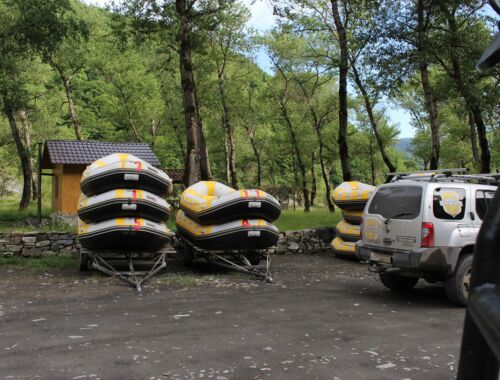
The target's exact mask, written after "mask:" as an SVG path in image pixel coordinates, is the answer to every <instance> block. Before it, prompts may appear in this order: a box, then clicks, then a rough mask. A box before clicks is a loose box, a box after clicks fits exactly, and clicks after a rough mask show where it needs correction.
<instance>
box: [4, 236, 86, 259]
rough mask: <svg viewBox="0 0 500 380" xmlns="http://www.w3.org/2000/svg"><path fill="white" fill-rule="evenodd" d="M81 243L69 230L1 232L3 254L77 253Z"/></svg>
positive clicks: (67, 254)
mask: <svg viewBox="0 0 500 380" xmlns="http://www.w3.org/2000/svg"><path fill="white" fill-rule="evenodd" d="M79 249H80V244H79V243H78V242H77V241H76V235H75V234H74V233H68V232H23V233H17V232H13V233H0V255H1V256H24V257H40V256H50V255H66V256H69V255H77V254H78V253H79Z"/></svg>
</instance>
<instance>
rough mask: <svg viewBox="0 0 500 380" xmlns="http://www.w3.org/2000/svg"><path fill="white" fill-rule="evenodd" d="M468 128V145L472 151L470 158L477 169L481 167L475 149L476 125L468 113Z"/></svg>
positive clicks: (477, 151) (471, 115)
mask: <svg viewBox="0 0 500 380" xmlns="http://www.w3.org/2000/svg"><path fill="white" fill-rule="evenodd" d="M468 116H469V127H470V143H471V149H472V157H473V158H474V163H475V166H476V167H477V168H478V169H479V167H480V165H481V158H480V157H479V150H478V148H477V133H476V123H475V122H474V115H473V114H472V112H470V111H469V113H468Z"/></svg>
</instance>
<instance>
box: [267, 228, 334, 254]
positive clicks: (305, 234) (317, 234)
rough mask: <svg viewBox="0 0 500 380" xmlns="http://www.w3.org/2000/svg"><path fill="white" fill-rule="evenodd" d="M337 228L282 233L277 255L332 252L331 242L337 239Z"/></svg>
mask: <svg viewBox="0 0 500 380" xmlns="http://www.w3.org/2000/svg"><path fill="white" fill-rule="evenodd" d="M335 234H336V231H335V228H333V227H324V228H314V229H308V230H298V231H283V232H280V239H279V240H278V246H277V248H276V253H278V254H284V253H314V252H320V251H328V250H331V246H330V242H331V241H332V240H333V239H334V238H335Z"/></svg>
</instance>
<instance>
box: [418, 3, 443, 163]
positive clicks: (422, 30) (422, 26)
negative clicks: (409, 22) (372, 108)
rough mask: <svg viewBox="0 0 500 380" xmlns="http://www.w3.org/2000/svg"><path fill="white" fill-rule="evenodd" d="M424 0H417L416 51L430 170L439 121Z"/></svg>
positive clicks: (435, 154) (437, 145)
mask: <svg viewBox="0 0 500 380" xmlns="http://www.w3.org/2000/svg"><path fill="white" fill-rule="evenodd" d="M424 8H425V6H424V0H418V1H417V22H418V26H417V51H418V66H419V71H420V79H421V81H422V89H423V90H424V99H425V107H426V108H427V113H428V115H429V120H430V128H431V158H430V162H429V167H430V169H431V170H433V169H437V168H438V167H439V150H440V142H439V122H438V116H437V104H436V99H435V98H434V93H433V91H432V87H431V83H430V80H429V63H428V58H427V43H426V33H427V29H428V28H427V26H426V20H425V9H424Z"/></svg>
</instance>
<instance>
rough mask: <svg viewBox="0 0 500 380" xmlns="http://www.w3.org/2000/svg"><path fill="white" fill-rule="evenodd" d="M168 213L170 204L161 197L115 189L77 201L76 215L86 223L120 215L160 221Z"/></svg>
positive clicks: (148, 193)
mask: <svg viewBox="0 0 500 380" xmlns="http://www.w3.org/2000/svg"><path fill="white" fill-rule="evenodd" d="M169 214H170V205H169V204H168V203H167V201H166V200H165V199H163V198H160V197H159V196H157V195H154V194H152V193H150V192H148V191H145V190H136V189H133V190H130V189H117V190H111V191H107V192H105V193H102V194H99V195H95V196H93V197H86V196H85V195H83V194H82V196H81V198H80V201H79V202H78V217H79V218H80V219H81V220H82V221H84V222H86V223H96V222H101V221H103V220H106V219H114V218H120V217H138V218H146V219H149V220H152V221H153V222H162V221H164V220H166V219H167V218H168V215H169Z"/></svg>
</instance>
